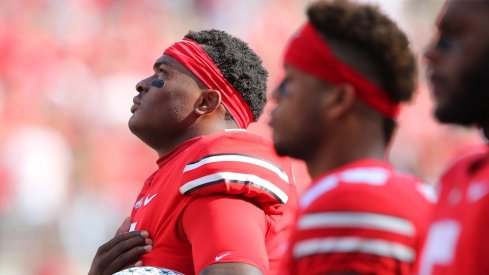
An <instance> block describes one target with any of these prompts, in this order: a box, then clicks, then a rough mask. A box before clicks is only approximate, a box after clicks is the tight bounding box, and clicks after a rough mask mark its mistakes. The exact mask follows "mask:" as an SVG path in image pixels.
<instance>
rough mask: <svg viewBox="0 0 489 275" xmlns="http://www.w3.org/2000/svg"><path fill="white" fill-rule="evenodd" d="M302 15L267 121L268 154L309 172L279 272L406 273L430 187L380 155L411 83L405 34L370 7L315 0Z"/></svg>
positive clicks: (412, 67)
mask: <svg viewBox="0 0 489 275" xmlns="http://www.w3.org/2000/svg"><path fill="white" fill-rule="evenodd" d="M307 15H308V19H309V21H308V22H307V23H306V24H305V25H304V26H303V27H302V28H301V29H300V30H299V31H298V32H297V33H296V34H295V35H294V36H293V37H292V38H291V40H290V42H289V45H288V46H287V48H286V50H285V57H284V66H285V71H286V73H285V78H284V80H283V82H282V84H281V86H280V87H279V88H278V89H277V90H276V91H274V93H273V96H274V98H275V100H276V102H277V106H276V108H275V109H274V110H273V111H272V118H271V121H270V125H271V126H272V128H273V139H274V143H275V148H276V150H277V152H278V153H279V154H281V155H289V156H292V157H296V158H299V159H303V160H305V161H306V163H307V167H308V169H309V172H310V174H311V176H312V177H313V183H312V184H311V186H310V187H309V188H308V189H307V190H306V191H305V192H304V194H303V195H302V196H301V199H300V210H299V214H298V217H297V221H296V225H295V228H294V231H293V233H292V238H291V241H290V245H289V249H288V251H289V252H288V254H287V255H288V256H287V259H286V261H285V263H284V271H283V272H282V274H287V273H289V274H412V272H413V271H414V266H415V259H416V255H417V254H418V252H419V250H420V249H421V247H422V243H423V240H424V236H425V233H426V227H427V222H428V217H429V212H430V209H431V207H432V203H431V201H430V199H433V197H432V196H433V193H431V194H430V192H429V188H428V187H427V186H426V185H424V184H422V183H421V182H419V181H418V180H416V179H415V178H413V177H410V176H407V175H402V174H400V173H399V172H396V171H395V170H394V169H393V168H392V166H391V165H390V164H388V163H387V162H386V161H385V160H384V157H385V154H386V147H387V145H388V144H389V140H390V138H391V135H392V132H393V129H394V127H395V118H396V115H397V113H398V110H399V104H400V103H401V102H404V101H407V100H409V99H410V98H411V96H412V93H413V90H414V89H415V77H416V66H415V59H414V57H413V54H412V52H411V51H410V50H409V45H408V44H409V43H408V40H407V38H406V36H405V35H404V33H403V32H402V31H400V30H399V29H398V27H397V26H396V25H395V23H393V22H392V21H391V20H390V19H389V18H388V17H386V16H385V15H383V14H382V13H381V12H380V11H379V10H378V9H377V8H374V7H372V6H370V5H365V4H356V3H352V2H348V1H319V2H316V3H314V4H312V5H311V6H310V7H309V9H308V11H307Z"/></svg>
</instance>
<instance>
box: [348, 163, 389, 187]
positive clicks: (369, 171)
mask: <svg viewBox="0 0 489 275" xmlns="http://www.w3.org/2000/svg"><path fill="white" fill-rule="evenodd" d="M389 174H390V173H389V170H387V169H384V168H375V167H374V168H353V169H349V170H346V171H344V172H343V173H341V175H340V179H341V181H342V182H345V183H362V184H372V185H383V184H385V182H386V181H387V179H388V178H389Z"/></svg>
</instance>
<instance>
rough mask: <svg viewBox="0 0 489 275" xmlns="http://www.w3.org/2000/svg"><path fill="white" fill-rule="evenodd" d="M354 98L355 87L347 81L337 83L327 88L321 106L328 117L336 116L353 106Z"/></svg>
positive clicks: (345, 112) (343, 113)
mask: <svg viewBox="0 0 489 275" xmlns="http://www.w3.org/2000/svg"><path fill="white" fill-rule="evenodd" d="M355 100H356V96H355V88H354V87H353V86H352V85H351V84H348V83H344V84H339V85H335V86H334V87H330V88H328V91H327V92H326V94H325V97H324V98H323V102H322V104H323V106H322V108H324V109H323V110H326V112H325V113H326V114H327V116H328V117H329V118H338V117H341V116H343V115H345V114H347V113H348V112H349V111H350V110H351V109H352V108H353V106H354V104H355Z"/></svg>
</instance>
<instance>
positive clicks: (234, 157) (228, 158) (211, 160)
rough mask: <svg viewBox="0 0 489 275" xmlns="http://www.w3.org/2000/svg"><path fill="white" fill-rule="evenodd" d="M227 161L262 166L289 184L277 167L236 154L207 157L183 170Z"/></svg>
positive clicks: (285, 176)
mask: <svg viewBox="0 0 489 275" xmlns="http://www.w3.org/2000/svg"><path fill="white" fill-rule="evenodd" d="M226 161H232V162H241V163H248V164H253V165H257V166H260V167H262V168H265V169H268V170H270V171H272V172H274V173H275V174H277V175H278V176H279V177H280V178H281V179H282V180H283V181H285V182H286V183H289V177H288V176H287V174H285V173H284V172H283V171H282V170H280V168H278V167H277V166H275V165H273V164H271V163H269V162H267V161H264V160H261V159H258V158H254V157H250V156H243V155H236V154H226V155H215V156H210V157H205V158H203V159H201V160H199V161H198V162H195V163H192V164H187V165H186V166H185V168H184V169H183V172H184V173H185V172H188V171H192V170H194V169H197V168H199V167H201V166H202V165H205V164H208V163H216V162H226Z"/></svg>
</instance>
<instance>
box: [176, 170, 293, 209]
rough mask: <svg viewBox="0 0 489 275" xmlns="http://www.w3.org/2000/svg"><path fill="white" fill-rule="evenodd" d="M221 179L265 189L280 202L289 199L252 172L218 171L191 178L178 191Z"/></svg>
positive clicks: (210, 183)
mask: <svg viewBox="0 0 489 275" xmlns="http://www.w3.org/2000/svg"><path fill="white" fill-rule="evenodd" d="M222 181H226V182H232V183H237V184H252V185H256V186H257V187H259V188H261V189H263V190H265V191H267V192H268V193H270V194H271V195H272V196H274V197H276V198H277V199H278V200H279V201H280V202H281V203H286V202H287V200H288V199H289V197H288V196H287V194H286V193H285V192H284V191H282V190H281V189H280V188H278V187H277V186H276V185H274V184H273V183H271V182H269V181H267V180H265V179H263V178H260V177H258V176H256V175H252V174H241V173H233V172H220V173H215V174H211V175H207V176H203V177H200V178H197V179H195V180H191V181H189V182H187V183H185V184H184V185H182V186H181V187H180V193H182V194H187V193H189V192H192V191H193V190H195V189H199V188H202V187H205V186H207V185H212V184H217V183H220V182H222Z"/></svg>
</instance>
